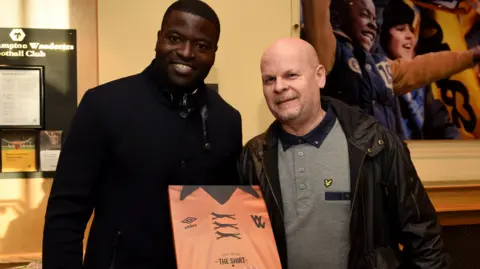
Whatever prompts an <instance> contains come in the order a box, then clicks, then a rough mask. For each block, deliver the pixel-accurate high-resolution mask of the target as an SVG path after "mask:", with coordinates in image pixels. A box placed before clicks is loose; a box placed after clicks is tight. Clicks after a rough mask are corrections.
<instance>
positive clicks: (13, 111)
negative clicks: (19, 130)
mask: <svg viewBox="0 0 480 269" xmlns="http://www.w3.org/2000/svg"><path fill="white" fill-rule="evenodd" d="M39 124H40V71H39V70H23V69H0V125H7V126H37V125H39Z"/></svg>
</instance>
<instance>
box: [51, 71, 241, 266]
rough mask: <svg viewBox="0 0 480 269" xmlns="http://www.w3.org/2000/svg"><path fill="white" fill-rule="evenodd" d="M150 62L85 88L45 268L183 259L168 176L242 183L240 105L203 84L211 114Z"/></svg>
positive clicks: (175, 180)
mask: <svg viewBox="0 0 480 269" xmlns="http://www.w3.org/2000/svg"><path fill="white" fill-rule="evenodd" d="M151 69H152V67H151V66H150V67H149V68H147V69H146V70H145V71H144V72H142V73H141V74H137V75H134V76H130V77H127V78H122V79H119V80H116V81H113V82H110V83H107V84H104V85H101V86H98V87H96V88H94V89H91V90H89V91H87V92H86V93H85V95H84V97H83V99H82V101H81V103H80V105H79V107H78V110H77V112H76V115H75V117H74V120H73V123H72V126H71V131H70V134H69V135H68V137H67V138H66V141H65V144H64V147H63V150H62V152H61V156H60V160H59V163H58V169H57V173H56V176H55V179H54V181H53V186H52V190H51V194H50V197H49V202H48V207H47V212H46V220H45V231H44V241H43V243H44V245H43V268H44V269H60V268H62V269H79V268H91V269H107V268H115V269H122V268H128V269H131V268H136V269H143V268H145V269H147V268H148V269H150V268H152V269H153V268H167V269H169V268H176V265H175V256H174V245H173V238H172V232H171V229H172V228H171V222H170V215H169V213H170V212H169V204H168V192H167V186H168V185H175V184H177V185H182V184H237V183H238V174H237V172H236V161H237V159H238V155H239V154H240V152H241V150H242V130H241V118H240V114H239V112H238V111H237V110H235V109H234V108H232V107H231V106H230V105H229V104H227V103H226V102H225V101H224V100H223V99H222V98H221V97H220V96H219V95H218V94H217V93H216V92H214V91H213V90H210V89H208V88H206V87H201V88H199V89H198V95H195V96H198V100H197V99H192V102H191V103H192V104H196V105H198V104H200V105H202V104H206V107H207V109H208V117H207V118H206V124H202V117H201V115H200V110H199V109H196V110H194V111H193V112H192V113H190V114H189V115H187V114H188V113H185V111H183V110H181V109H180V108H179V107H178V106H176V105H174V104H173V103H172V102H171V101H170V100H171V99H170V98H169V96H170V95H169V94H164V93H165V91H163V89H161V88H160V87H159V83H158V82H156V80H155V79H154V75H153V73H152V72H153V71H152V70H151ZM195 98H197V97H195ZM202 106H203V105H202ZM182 112H183V113H182ZM206 143H209V145H207V146H205V144H206ZM92 210H95V212H94V220H93V224H92V227H91V230H90V234H89V238H88V246H87V249H86V256H85V260H84V265H83V267H82V238H83V234H84V230H85V227H86V224H87V221H88V220H89V218H90V216H91V214H92Z"/></svg>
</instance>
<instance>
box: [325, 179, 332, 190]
mask: <svg viewBox="0 0 480 269" xmlns="http://www.w3.org/2000/svg"><path fill="white" fill-rule="evenodd" d="M323 182H324V184H325V187H327V188H328V187H330V186H332V183H333V178H326V179H324V180H323Z"/></svg>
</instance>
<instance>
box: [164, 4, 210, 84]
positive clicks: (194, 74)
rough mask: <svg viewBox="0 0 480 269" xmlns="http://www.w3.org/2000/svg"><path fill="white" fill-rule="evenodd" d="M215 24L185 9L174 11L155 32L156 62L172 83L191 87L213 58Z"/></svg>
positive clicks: (206, 71) (197, 82)
mask: <svg viewBox="0 0 480 269" xmlns="http://www.w3.org/2000/svg"><path fill="white" fill-rule="evenodd" d="M218 35H219V33H218V28H217V27H216V26H215V24H214V23H212V22H210V21H208V20H206V19H204V18H202V17H200V16H196V15H192V14H190V13H186V12H180V11H173V12H172V13H170V15H169V16H168V18H166V20H165V23H164V24H163V25H162V29H161V30H160V31H159V32H158V39H157V45H156V48H155V51H156V64H157V66H158V70H159V71H160V72H161V73H162V76H166V79H167V80H168V83H169V84H171V85H172V86H174V87H181V88H186V89H190V90H193V89H195V88H196V87H198V86H199V84H200V83H201V82H203V81H204V79H205V78H206V77H207V75H208V73H209V72H210V68H211V67H212V66H213V63H214V62H215V52H216V50H217V42H218Z"/></svg>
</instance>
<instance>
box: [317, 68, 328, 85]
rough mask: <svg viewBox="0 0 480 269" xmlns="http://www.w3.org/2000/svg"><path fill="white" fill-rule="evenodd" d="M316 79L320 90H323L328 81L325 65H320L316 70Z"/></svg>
mask: <svg viewBox="0 0 480 269" xmlns="http://www.w3.org/2000/svg"><path fill="white" fill-rule="evenodd" d="M315 78H316V80H317V84H318V88H320V89H323V87H325V83H326V81H327V79H326V74H325V67H324V66H323V65H321V64H319V65H318V66H317V68H315Z"/></svg>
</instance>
